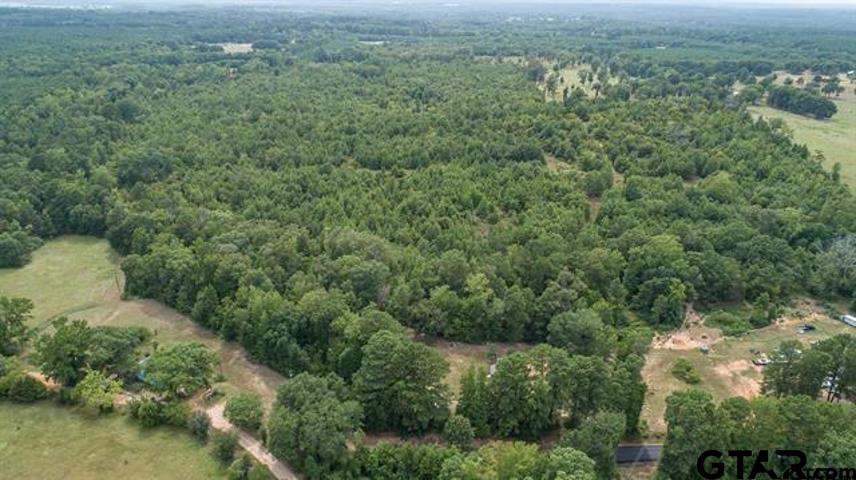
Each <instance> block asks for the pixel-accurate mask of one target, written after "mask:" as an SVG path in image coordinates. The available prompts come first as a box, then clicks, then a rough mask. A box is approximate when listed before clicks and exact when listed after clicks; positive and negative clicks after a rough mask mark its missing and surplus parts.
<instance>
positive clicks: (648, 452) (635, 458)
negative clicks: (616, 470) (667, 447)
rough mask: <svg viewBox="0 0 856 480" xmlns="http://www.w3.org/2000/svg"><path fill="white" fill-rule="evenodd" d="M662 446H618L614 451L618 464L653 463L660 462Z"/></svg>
mask: <svg viewBox="0 0 856 480" xmlns="http://www.w3.org/2000/svg"><path fill="white" fill-rule="evenodd" d="M662 450H663V446H662V445H619V446H618V449H617V450H616V451H615V461H617V462H618V463H653V462H656V461H658V460H660V453H661V452H662Z"/></svg>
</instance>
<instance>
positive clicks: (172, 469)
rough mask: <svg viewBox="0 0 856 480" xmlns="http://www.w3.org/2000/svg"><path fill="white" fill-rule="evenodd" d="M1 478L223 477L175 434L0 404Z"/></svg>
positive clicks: (42, 407) (55, 409)
mask: <svg viewBox="0 0 856 480" xmlns="http://www.w3.org/2000/svg"><path fill="white" fill-rule="evenodd" d="M0 478H3V479H10V480H11V479H15V480H36V479H38V480H113V479H120V478H121V479H139V480H154V479H164V480H165V479H176V480H196V479H198V480H206V479H218V478H225V474H224V472H223V469H222V468H221V467H219V465H218V464H217V462H216V461H215V460H214V458H213V457H212V456H211V455H210V454H209V452H208V450H207V449H206V448H205V447H204V446H202V445H200V444H199V443H197V442H195V441H194V440H193V439H191V438H190V436H189V435H188V434H187V433H185V432H181V431H178V430H173V429H168V428H156V429H152V430H144V429H142V428H140V427H139V426H137V425H135V424H132V423H130V422H129V420H128V419H127V418H126V417H124V416H121V415H118V414H112V415H103V416H100V417H92V416H89V415H86V414H84V413H81V412H77V411H73V410H71V409H69V408H65V407H60V406H56V405H54V404H52V403H47V402H45V403H38V404H34V405H16V404H11V403H0Z"/></svg>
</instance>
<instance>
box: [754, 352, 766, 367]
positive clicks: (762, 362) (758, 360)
mask: <svg viewBox="0 0 856 480" xmlns="http://www.w3.org/2000/svg"><path fill="white" fill-rule="evenodd" d="M752 363H754V364H755V365H757V366H759V367H763V366H766V365H769V364H770V357H768V356H767V355H764V354H761V355H759V356H757V357H755V358H753V359H752Z"/></svg>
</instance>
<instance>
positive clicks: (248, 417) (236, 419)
mask: <svg viewBox="0 0 856 480" xmlns="http://www.w3.org/2000/svg"><path fill="white" fill-rule="evenodd" d="M224 413H225V414H226V418H228V419H229V421H230V422H232V423H233V424H235V425H237V426H238V427H241V428H245V429H247V430H251V431H256V430H258V429H259V427H260V426H261V424H262V416H263V415H264V411H263V410H262V401H261V398H259V396H258V395H255V394H251V393H238V394H237V395H234V396H233V397H232V398H230V399H229V401H228V402H226V410H225V412H224Z"/></svg>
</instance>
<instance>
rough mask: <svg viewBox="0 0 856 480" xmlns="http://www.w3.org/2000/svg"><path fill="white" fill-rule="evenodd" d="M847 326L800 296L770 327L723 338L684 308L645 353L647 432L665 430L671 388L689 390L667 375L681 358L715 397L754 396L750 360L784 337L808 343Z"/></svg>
mask: <svg viewBox="0 0 856 480" xmlns="http://www.w3.org/2000/svg"><path fill="white" fill-rule="evenodd" d="M804 323H811V324H812V325H814V326H815V327H816V330H815V331H813V332H810V333H800V329H799V328H798V327H799V326H800V325H802V324H804ZM847 329H848V327H847V326H846V325H844V324H843V323H842V322H839V321H838V320H834V319H831V318H829V317H828V316H827V315H826V314H825V313H824V312H823V309H822V308H820V307H819V306H818V305H817V303H816V302H814V301H811V300H802V301H800V302H798V303H797V304H795V305H794V306H792V307H791V308H789V309H787V311H786V312H785V314H784V315H782V317H781V318H779V319H778V320H776V321H775V322H774V323H773V324H772V325H770V326H768V327H765V328H761V329H758V330H753V331H750V332H748V333H746V334H744V335H742V336H739V337H725V336H723V335H722V334H721V332H720V331H719V330H718V329H715V328H710V327H706V326H705V325H704V319H703V317H702V316H701V315H699V314H698V313H697V312H695V311H694V310H693V309H692V308H691V307H688V308H687V311H686V319H685V322H684V325H683V326H682V327H681V329H679V330H677V331H675V332H673V333H671V334H665V335H661V336H659V337H657V338H656V339H655V340H654V342H653V344H652V348H651V350H650V351H649V352H648V354H647V355H646V357H645V358H646V359H645V367H644V368H643V370H642V376H643V378H644V379H645V383H646V384H647V386H648V391H647V393H646V397H645V404H644V406H643V409H642V418H643V419H644V420H645V422H646V423H647V424H648V430H649V433H650V435H651V436H652V437H657V436H662V435H663V434H664V433H665V432H666V422H665V420H664V419H663V415H664V413H665V410H666V398H667V397H668V396H669V395H671V394H672V393H673V392H676V391H680V390H686V389H688V388H691V386H690V385H687V384H686V383H684V382H682V381H680V380H678V379H677V378H675V377H674V375H672V373H671V370H672V367H673V366H674V364H675V362H676V361H677V360H678V359H679V358H683V359H685V360H686V361H688V362H689V363H690V364H691V365H692V366H693V367H694V368H695V369H696V371H697V372H698V373H699V376H700V377H701V379H702V381H701V383H700V384H698V385H696V386H694V387H695V388H700V389H702V390H704V391H706V392H708V393H710V394H711V395H713V397H714V399H715V400H716V401H721V400H723V399H725V398H729V397H734V396H740V397H744V398H754V397H756V396H758V395H760V393H761V383H762V380H763V368H762V367H756V366H755V365H753V364H752V359H754V358H755V357H757V356H758V355H759V354H762V353H765V354H769V353H770V352H772V351H773V350H774V349H775V348H777V347H778V346H779V344H781V342H783V341H785V340H799V341H801V342H803V343H806V344H807V343H810V342H813V341H817V340H822V339H824V338H829V337H831V336H834V335H836V334H839V333H844V332H847ZM703 345H707V346H708V352H707V353H703V352H702V351H700V347H701V346H703Z"/></svg>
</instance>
